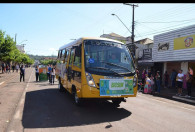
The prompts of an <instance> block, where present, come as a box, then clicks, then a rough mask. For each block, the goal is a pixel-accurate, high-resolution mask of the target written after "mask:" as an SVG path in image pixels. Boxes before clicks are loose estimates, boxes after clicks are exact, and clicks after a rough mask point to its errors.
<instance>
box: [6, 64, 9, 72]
mask: <svg viewBox="0 0 195 132" xmlns="http://www.w3.org/2000/svg"><path fill="white" fill-rule="evenodd" d="M8 72H9V66H8V64H6V73H8Z"/></svg>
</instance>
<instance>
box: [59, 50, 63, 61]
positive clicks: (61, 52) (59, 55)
mask: <svg viewBox="0 0 195 132" xmlns="http://www.w3.org/2000/svg"><path fill="white" fill-rule="evenodd" d="M61 57H62V50H60V55H59V59H60V58H61Z"/></svg>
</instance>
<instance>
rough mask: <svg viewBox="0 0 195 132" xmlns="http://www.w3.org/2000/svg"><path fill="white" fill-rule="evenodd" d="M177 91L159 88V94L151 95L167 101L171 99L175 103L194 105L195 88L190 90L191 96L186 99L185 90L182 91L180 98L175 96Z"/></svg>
mask: <svg viewBox="0 0 195 132" xmlns="http://www.w3.org/2000/svg"><path fill="white" fill-rule="evenodd" d="M176 94H177V89H176V88H164V87H162V88H161V91H160V93H157V92H155V93H152V95H153V96H158V97H163V98H167V99H172V100H175V101H180V102H183V103H187V104H192V105H195V88H192V96H191V97H190V98H189V97H186V95H187V89H183V93H182V95H181V96H177V95H176Z"/></svg>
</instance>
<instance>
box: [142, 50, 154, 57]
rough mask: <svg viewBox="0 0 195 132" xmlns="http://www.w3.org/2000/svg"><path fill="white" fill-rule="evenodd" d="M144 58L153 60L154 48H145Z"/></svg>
mask: <svg viewBox="0 0 195 132" xmlns="http://www.w3.org/2000/svg"><path fill="white" fill-rule="evenodd" d="M142 59H143V60H151V59H152V49H151V48H150V49H144V50H143V58H142Z"/></svg>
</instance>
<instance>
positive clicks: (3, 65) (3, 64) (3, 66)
mask: <svg viewBox="0 0 195 132" xmlns="http://www.w3.org/2000/svg"><path fill="white" fill-rule="evenodd" d="M1 67H2V73H4V72H5V71H4V69H5V63H4V62H3V63H2V64H1Z"/></svg>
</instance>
